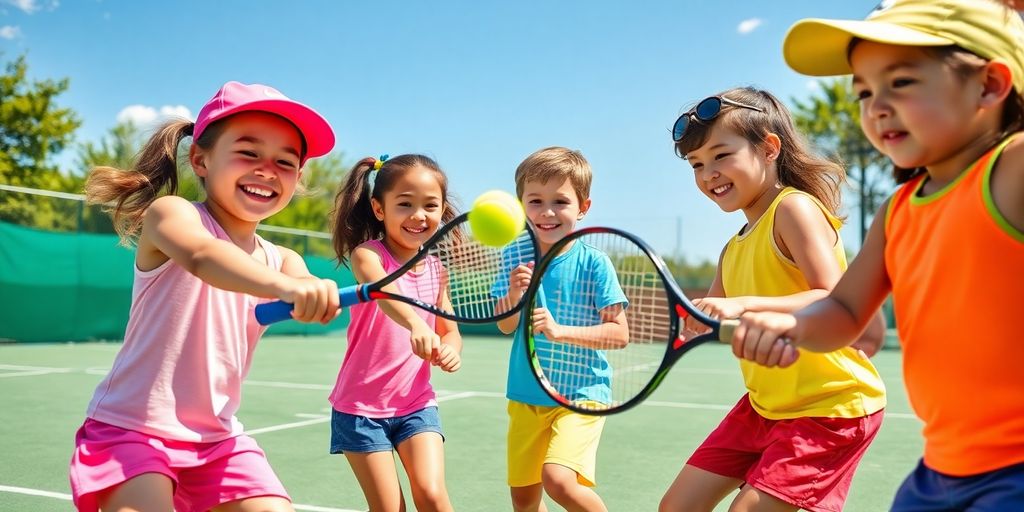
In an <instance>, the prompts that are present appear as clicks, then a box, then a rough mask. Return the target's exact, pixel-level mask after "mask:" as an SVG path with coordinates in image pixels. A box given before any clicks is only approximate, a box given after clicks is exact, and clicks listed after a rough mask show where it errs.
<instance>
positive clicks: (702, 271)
mask: <svg viewBox="0 0 1024 512" xmlns="http://www.w3.org/2000/svg"><path fill="white" fill-rule="evenodd" d="M663 259H664V260H665V265H667V266H668V269H669V271H670V272H672V277H675V278H676V283H678V284H679V287H680V288H682V289H683V290H703V291H706V290H707V289H708V288H710V287H711V282H712V281H714V280H715V273H716V272H717V270H718V266H717V265H716V264H715V263H713V262H711V261H708V260H704V261H701V262H697V263H690V262H689V261H687V260H686V258H684V257H682V256H679V257H667V256H666V257H664V258H663Z"/></svg>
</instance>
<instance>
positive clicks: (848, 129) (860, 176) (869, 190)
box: [793, 78, 893, 243]
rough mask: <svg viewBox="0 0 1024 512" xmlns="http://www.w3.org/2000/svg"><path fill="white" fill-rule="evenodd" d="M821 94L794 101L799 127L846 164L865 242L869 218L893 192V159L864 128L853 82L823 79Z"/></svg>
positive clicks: (795, 117)
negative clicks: (872, 139)
mask: <svg viewBox="0 0 1024 512" xmlns="http://www.w3.org/2000/svg"><path fill="white" fill-rule="evenodd" d="M818 84H819V85H820V88H819V91H820V94H818V95H812V96H811V97H810V98H808V99H807V100H806V101H801V100H798V99H793V117H794V120H795V121H796V126H797V128H799V129H800V130H801V131H802V132H803V133H805V134H806V135H807V136H808V137H809V138H810V139H811V140H812V141H813V142H814V143H815V144H816V145H817V146H818V148H819V149H821V150H822V151H824V152H825V154H826V155H827V156H829V157H830V158H833V159H835V160H837V161H840V162H843V163H844V164H845V165H846V172H847V174H848V177H849V185H850V186H851V188H853V189H854V190H855V191H856V192H857V194H858V197H859V201H858V214H859V218H860V229H861V242H862V243H863V241H864V235H865V234H866V233H867V227H868V224H867V222H868V220H867V219H868V218H869V217H870V216H871V215H873V214H874V212H875V210H876V209H878V207H879V205H880V204H881V202H882V200H884V198H885V197H886V195H887V194H888V193H889V191H890V190H892V186H893V182H892V179H891V178H890V177H889V174H888V169H889V168H890V165H891V164H890V163H889V159H888V158H886V157H885V155H883V154H881V153H879V152H878V150H877V149H875V148H874V146H872V145H871V142H870V141H868V139H867V137H866V136H865V135H864V132H863V131H862V130H861V128H860V104H859V103H858V102H857V98H856V96H855V94H854V92H853V88H852V87H851V84H850V81H849V79H846V78H836V79H832V80H821V81H819V82H818Z"/></svg>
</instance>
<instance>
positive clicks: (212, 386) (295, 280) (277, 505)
mask: <svg viewBox="0 0 1024 512" xmlns="http://www.w3.org/2000/svg"><path fill="white" fill-rule="evenodd" d="M188 136H191V137H192V145H191V147H190V148H189V153H188V159H189V164H190V165H191V166H192V169H193V171H194V172H195V173H196V175H197V176H198V177H199V179H200V180H201V181H202V183H203V187H204V188H205V190H206V200H205V201H204V202H201V203H190V202H188V201H186V200H185V199H183V198H181V197H178V196H176V195H175V192H176V188H177V174H176V172H177V162H176V157H177V147H178V144H179V143H180V142H181V140H182V139H184V138H185V137H188ZM333 147H334V133H333V131H332V130H331V127H330V125H329V124H328V123H327V121H326V120H324V118H323V117H321V116H320V115H319V114H318V113H317V112H316V111H314V110H313V109H311V108H309V107H307V106H305V105H303V104H301V103H298V102H296V101H294V100H291V99H289V98H287V97H286V96H284V95H283V94H281V93H280V92H278V91H277V90H275V89H273V88H271V87H267V86H265V85H257V84H252V85H246V84H241V83H238V82H228V83H226V84H224V86H223V87H222V88H221V89H220V90H219V91H218V92H217V94H216V95H214V97H213V98H212V99H211V100H210V101H209V102H207V103H206V105H204V106H203V108H202V110H201V111H200V112H199V116H198V118H197V119H196V121H195V122H194V123H193V122H190V121H186V120H174V121H169V122H167V123H166V124H164V125H163V126H162V127H161V128H160V129H159V130H158V131H157V132H156V134H155V135H153V137H152V138H151V139H150V140H149V141H148V142H147V144H146V145H145V147H144V148H143V149H142V152H141V154H140V155H139V158H138V163H137V164H136V165H135V167H134V168H133V169H131V170H129V171H122V170H119V169H113V168H109V167H98V168H95V169H93V170H92V171H91V172H90V174H89V177H88V180H87V182H86V193H87V197H88V199H89V200H90V201H91V202H94V203H102V204H110V205H114V206H113V207H112V208H111V210H112V213H113V217H114V223H115V226H116V228H117V231H118V234H120V235H121V238H122V241H123V242H124V243H126V244H134V245H135V246H136V247H137V252H136V255H135V269H134V274H135V277H134V284H133V288H132V305H131V312H130V315H129V319H128V326H127V328H126V330H125V336H124V345H122V347H121V350H120V351H119V352H118V354H117V356H116V358H115V359H114V362H113V364H112V365H111V370H110V372H109V373H108V374H107V376H106V377H105V378H104V379H103V381H102V382H101V383H100V385H99V386H97V387H96V392H95V393H94V395H93V398H92V401H91V402H90V403H89V408H88V410H87V412H86V420H85V423H84V424H83V425H82V427H81V428H80V429H79V430H78V433H77V435H76V439H75V445H76V446H75V452H74V454H73V455H72V458H71V467H70V478H71V489H72V493H73V497H74V501H75V505H76V506H77V507H78V509H79V510H84V511H93V510H97V509H103V510H124V509H130V510H171V508H172V507H173V508H174V510H177V511H179V512H182V511H189V510H199V511H205V510H209V509H211V508H214V507H217V506H219V505H223V504H225V503H231V504H232V505H233V506H235V507H237V508H238V509H240V510H242V509H244V510H250V509H251V510H255V509H259V510H267V511H288V510H292V507H291V503H290V502H289V498H288V494H287V493H286V492H285V490H284V487H283V486H282V485H281V482H280V480H278V478H277V476H276V475H275V474H274V472H273V470H272V469H271V468H270V465H269V463H268V462H267V458H266V455H265V454H264V453H263V451H262V450H261V449H260V447H259V446H258V445H257V444H256V441H254V440H253V439H252V438H250V437H249V436H247V435H245V434H244V433H243V432H244V431H243V428H242V424H241V423H240V422H239V421H238V418H236V417H235V412H236V411H237V410H238V406H239V400H240V398H241V386H242V380H243V378H244V377H245V375H246V373H247V372H248V370H249V366H250V364H251V362H252V356H253V351H254V349H255V348H256V343H257V341H259V338H260V335H262V334H263V332H264V330H265V328H264V327H261V326H260V325H258V324H257V323H256V319H255V317H254V315H253V308H254V307H255V306H256V305H257V304H258V303H260V302H262V301H265V300H269V299H280V300H285V301H288V302H292V303H294V304H295V312H294V313H293V316H294V317H295V319H296V320H299V321H303V322H322V323H326V322H329V321H330V320H332V319H333V318H334V317H335V316H337V314H338V311H339V310H338V289H337V285H336V284H335V283H334V282H333V281H330V280H327V279H318V278H316V277H313V276H312V275H310V273H309V271H308V270H307V269H306V265H305V263H304V262H303V260H302V258H301V257H300V256H299V255H298V254H296V253H295V252H294V251H291V250H289V249H285V248H283V247H278V246H275V245H274V244H271V243H269V242H267V241H266V240H264V239H262V238H261V237H260V236H259V235H257V234H256V226H257V225H258V224H259V223H260V221H262V220H264V219H266V218H267V217H270V216H271V215H273V214H275V213H277V212H279V211H281V209H283V208H284V207H285V206H287V205H288V202H289V201H290V200H291V198H292V195H293V194H294V192H295V188H296V185H297V183H298V181H299V178H300V177H301V176H302V166H303V164H305V162H306V160H307V159H309V158H314V157H318V156H322V155H325V154H327V153H328V152H329V151H330V150H331V148H333ZM161 194H165V195H161ZM158 196H159V197H158Z"/></svg>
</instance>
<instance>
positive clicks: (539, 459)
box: [508, 400, 604, 487]
mask: <svg viewBox="0 0 1024 512" xmlns="http://www.w3.org/2000/svg"><path fill="white" fill-rule="evenodd" d="M603 429H604V417H603V416H586V415H583V414H579V413H575V412H572V411H570V410H568V409H564V408H562V407H543V406H539V405H529V404H524V403H522V402H517V401H515V400H509V402H508V485H509V487H526V486H528V485H534V484H539V483H541V470H542V469H543V467H544V464H549V463H550V464H558V465H560V466H565V467H567V468H569V469H571V470H573V471H575V472H576V478H577V481H579V483H580V484H582V485H586V486H588V487H593V486H595V485H597V484H596V482H597V476H596V473H597V444H598V442H599V441H600V440H601V431H602V430H603Z"/></svg>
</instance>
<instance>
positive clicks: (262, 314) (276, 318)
mask: <svg viewBox="0 0 1024 512" xmlns="http://www.w3.org/2000/svg"><path fill="white" fill-rule="evenodd" d="M292 307H293V306H292V304H289V303H287V302H285V301H282V300H276V301H274V302H267V303H266V304H260V305H258V306H256V321H257V322H259V323H260V325H270V324H273V323H277V322H281V321H284V320H291V319H292Z"/></svg>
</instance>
